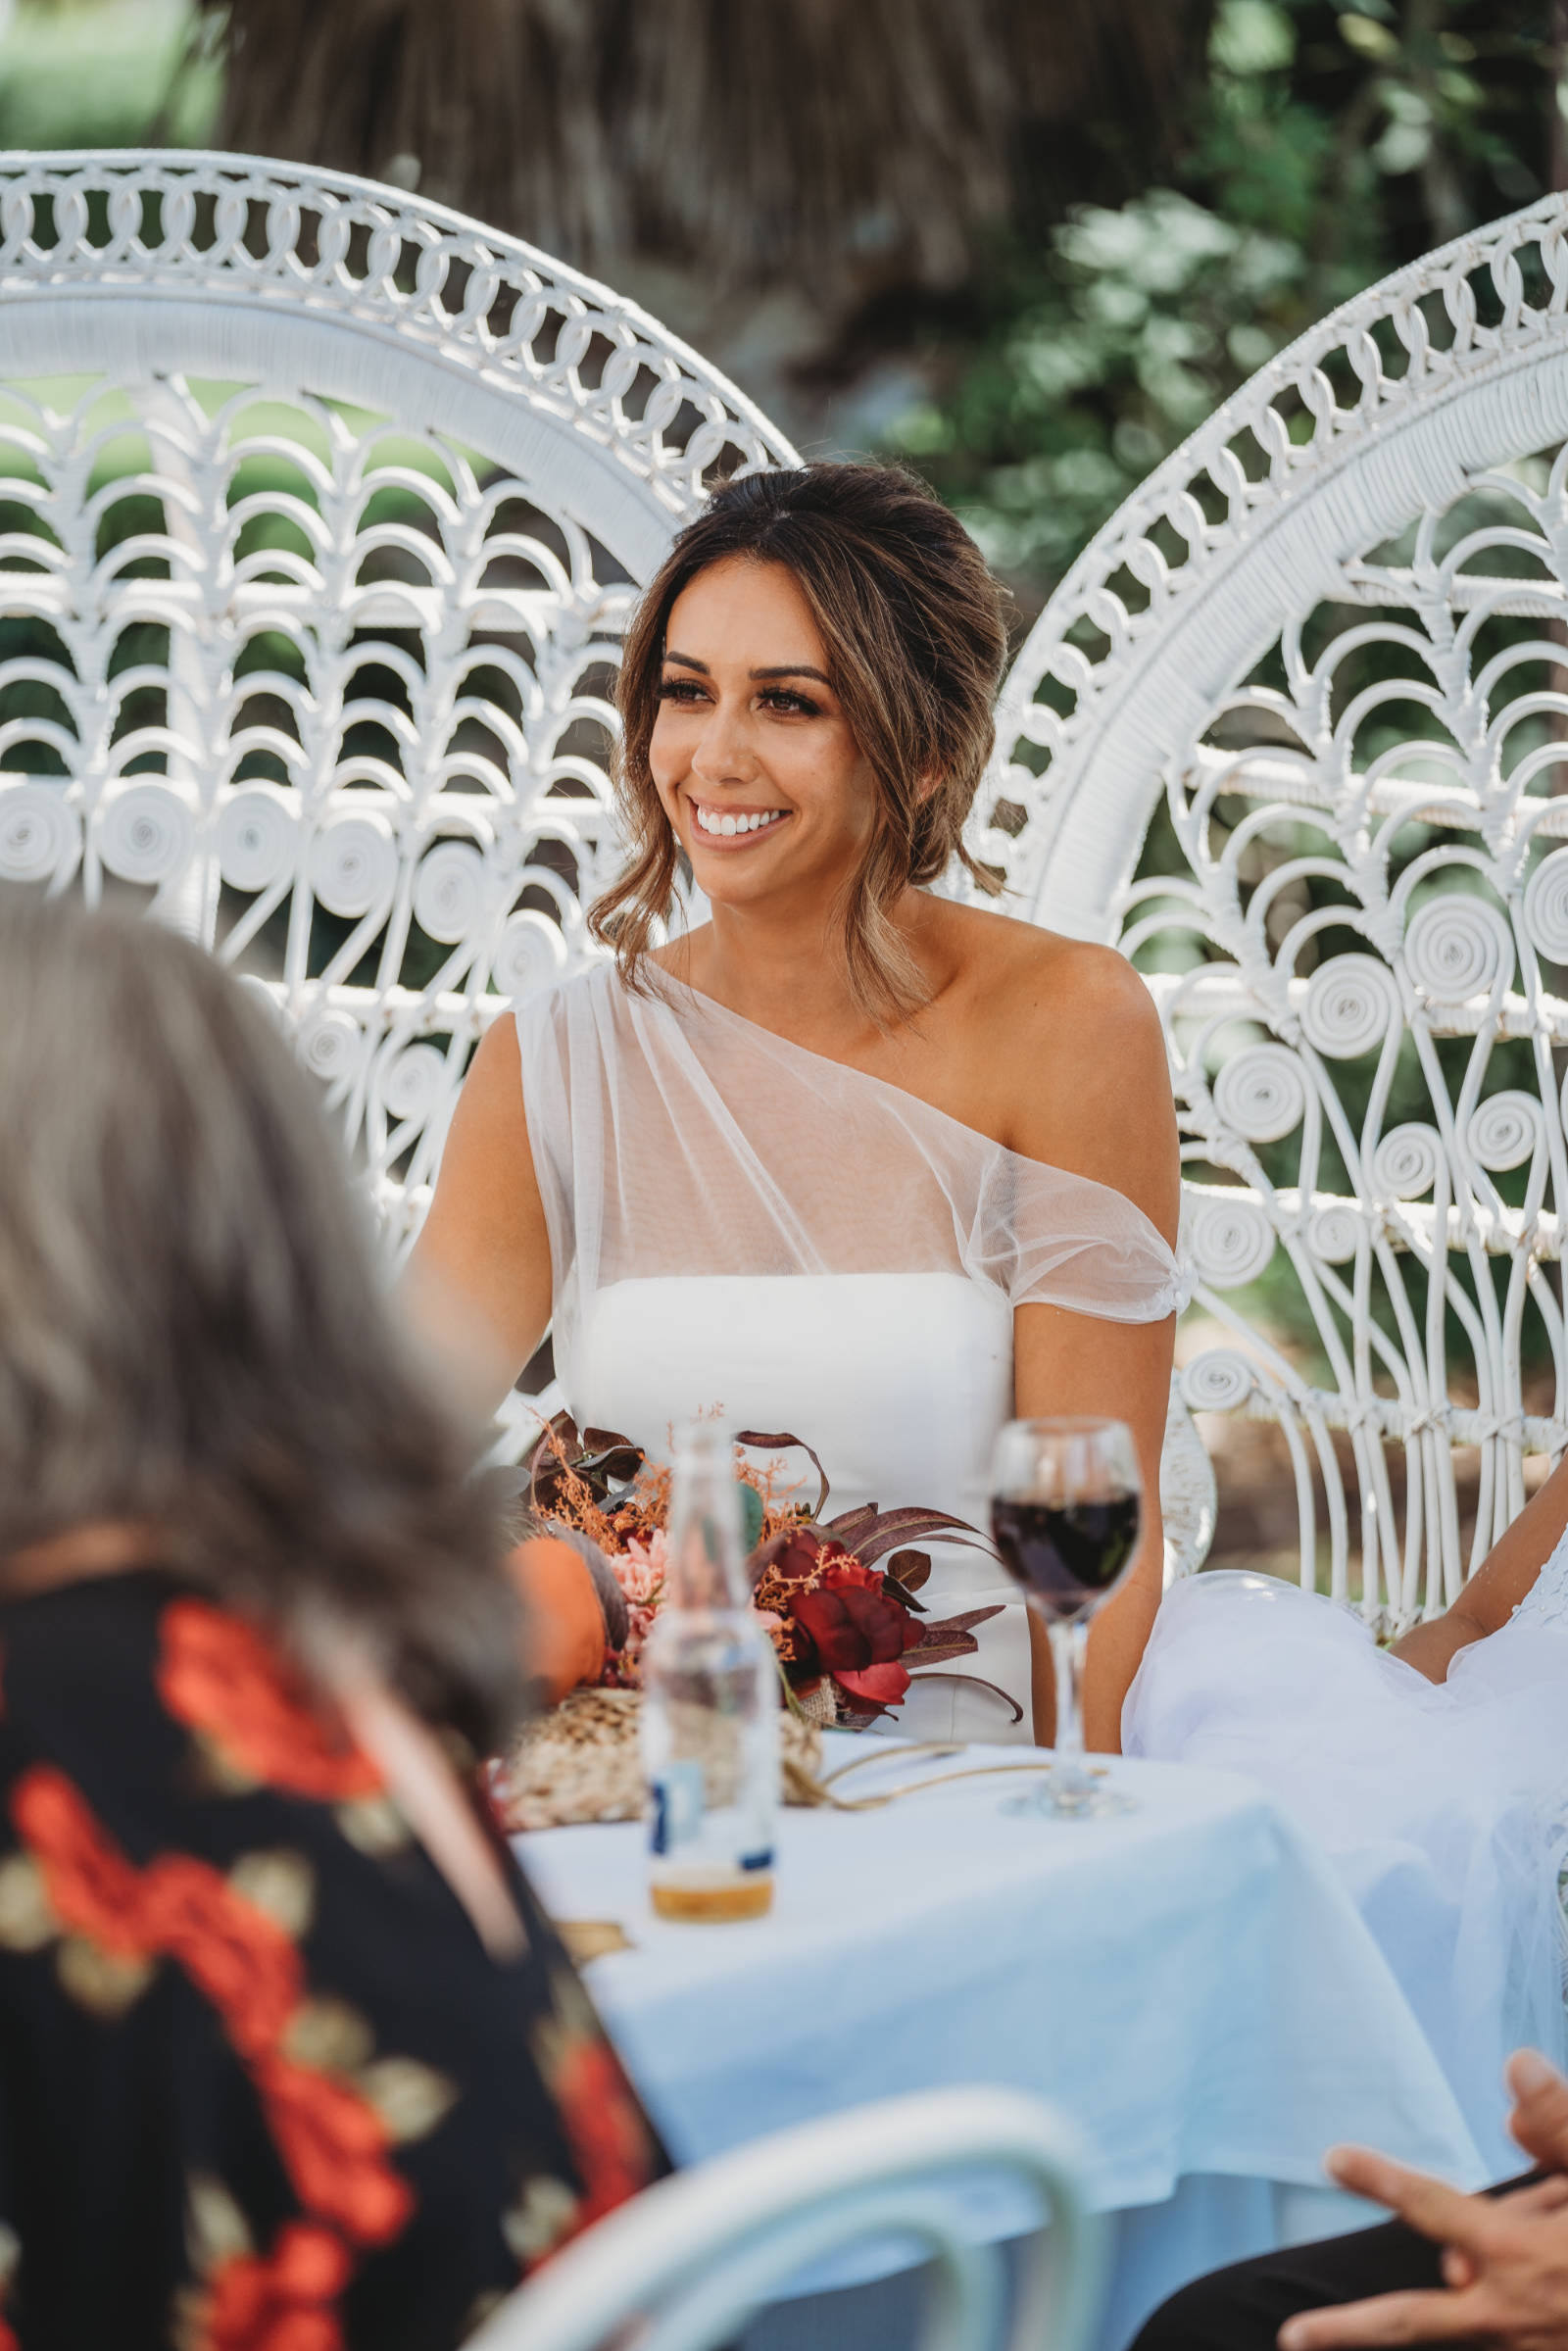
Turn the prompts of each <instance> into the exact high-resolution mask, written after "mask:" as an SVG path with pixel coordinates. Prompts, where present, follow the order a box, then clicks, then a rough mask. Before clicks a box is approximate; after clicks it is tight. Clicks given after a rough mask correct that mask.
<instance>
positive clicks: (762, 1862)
mask: <svg viewBox="0 0 1568 2351" xmlns="http://www.w3.org/2000/svg"><path fill="white" fill-rule="evenodd" d="M772 1866H773V1848H772V1846H771V1845H763V1846H762V1847H761V1848H760V1850H759V1851H758V1852H755V1853H743V1854H742V1855H741V1867H742V1869H743V1870H770V1869H771V1868H772Z"/></svg>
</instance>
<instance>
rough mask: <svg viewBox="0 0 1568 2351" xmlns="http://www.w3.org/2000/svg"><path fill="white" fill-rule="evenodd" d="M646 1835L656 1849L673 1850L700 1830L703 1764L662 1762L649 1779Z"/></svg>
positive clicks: (698, 1833) (688, 1840) (701, 1824)
mask: <svg viewBox="0 0 1568 2351" xmlns="http://www.w3.org/2000/svg"><path fill="white" fill-rule="evenodd" d="M650 1793H651V1795H652V1798H653V1805H652V1813H651V1817H650V1822H649V1839H650V1843H651V1844H652V1847H653V1850H654V1851H655V1852H656V1853H673V1852H675V1851H676V1850H677V1848H678V1847H679V1846H681V1845H684V1844H690V1843H691V1841H692V1839H693V1838H694V1837H698V1836H699V1835H700V1834H701V1832H702V1826H703V1795H704V1788H703V1767H702V1765H701V1763H699V1762H695V1761H692V1762H685V1763H666V1764H665V1766H664V1768H663V1770H662V1772H660V1773H659V1774H658V1776H657V1778H656V1779H655V1780H654V1782H653V1786H652V1788H651V1790H650Z"/></svg>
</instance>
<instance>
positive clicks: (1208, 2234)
mask: <svg viewBox="0 0 1568 2351" xmlns="http://www.w3.org/2000/svg"><path fill="white" fill-rule="evenodd" d="M823 1743H824V1761H823V1765H822V1775H821V1776H822V1778H823V1779H824V1781H825V1782H826V1783H827V1786H828V1790H829V1793H830V1795H833V1796H835V1797H836V1798H837V1800H838V1802H837V1804H834V1803H831V1802H830V1803H825V1804H821V1805H818V1806H814V1807H809V1808H797V1807H794V1806H791V1807H789V1808H787V1809H786V1810H784V1811H783V1812H782V1814H781V1815H780V1820H779V1833H778V1839H777V1852H776V1878H775V1894H774V1901H773V1906H772V1909H771V1911H770V1912H769V1913H768V1914H767V1915H766V1916H765V1917H763V1918H760V1919H756V1920H751V1921H740V1922H732V1923H724V1924H716V1925H715V1924H705V1925H692V1924H685V1923H677V1922H671V1921H666V1920H662V1919H660V1918H656V1917H655V1916H654V1914H653V1911H652V1909H651V1907H650V1903H649V1897H648V1870H647V1855H646V1843H645V1835H644V1832H643V1830H642V1828H641V1827H640V1826H639V1825H638V1824H637V1823H635V1822H616V1823H595V1824H592V1825H586V1826H577V1827H570V1828H556V1829H549V1830H541V1831H536V1832H534V1833H532V1834H529V1835H525V1836H522V1837H518V1838H517V1839H516V1840H515V1841H516V1848H517V1851H518V1853H519V1856H520V1858H521V1860H522V1863H523V1866H524V1868H525V1869H526V1870H527V1872H528V1873H529V1875H530V1877H531V1878H532V1880H533V1883H534V1885H535V1886H536V1887H537V1889H538V1891H539V1893H540V1895H541V1898H542V1899H543V1901H544V1903H545V1905H546V1908H547V1909H548V1910H549V1911H550V1912H551V1914H552V1915H553V1916H554V1917H555V1918H556V1919H558V1920H559V1921H561V1922H563V1923H564V1925H565V1926H566V1927H567V1928H568V1929H569V1930H570V1931H571V1933H572V1935H573V1936H574V1938H575V1939H576V1940H577V1941H578V1943H579V1946H580V1947H583V1948H587V1949H590V1950H592V1949H597V1950H598V1951H599V1956H597V1957H592V1958H589V1959H588V1960H587V1961H586V1963H585V1976H586V1982H587V1984H588V1986H589V1989H590V1991H591V1993H592V1995H593V1997H594V1999H595V2002H596V2004H597V2006H598V2008H599V2011H600V2014H601V2015H602V2017H603V2018H604V2020H605V2023H606V2026H607V2027H608V2029H609V2031H610V2033H611V2034H612V2036H613V2039H614V2042H615V2044H616V2046H617V2048H618V2050H619V2052H620V2054H621V2057H622V2060H623V2062H624V2063H625V2065H626V2068H627V2070H628V2072H629V2074H630V2076H631V2078H632V2080H633V2081H634V2082H635V2083H636V2085H637V2088H638V2090H639V2092H640V2094H641V2096H642V2098H643V2100H644V2102H645V2104H646V2106H647V2108H648V2111H649V2113H650V2115H651V2116H652V2118H653V2120H654V2122H655V2123H656V2125H657V2126H658V2128H659V2130H660V2131H661V2132H662V2136H663V2138H664V2141H665V2144H666V2146H667V2147H668V2149H669V2152H670V2154H671V2156H672V2157H673V2159H674V2160H675V2161H676V2162H677V2163H680V2164H692V2163H698V2162H702V2161H704V2160H706V2159H708V2158H711V2157H714V2156H721V2155H722V2154H724V2153H725V2151H726V2150H728V2149H731V2148H734V2147H738V2146H742V2145H744V2144H746V2143H748V2142H749V2141H751V2140H754V2139H757V2138H759V2137H760V2136H762V2135H763V2134H764V2133H766V2132H768V2131H775V2130H780V2129H783V2128H784V2127H785V2126H787V2125H790V2124H796V2123H802V2122H805V2121H808V2120H809V2119H812V2118H819V2117H825V2116H831V2115H834V2114H838V2113H843V2112H845V2111H847V2110H848V2109H850V2108H852V2107H856V2106H859V2105H862V2104H864V2103H865V2102H867V2101H869V2100H872V2099H877V2098H885V2097H888V2096H892V2095H894V2094H897V2093H899V2092H903V2091H907V2090H911V2089H915V2088H919V2087H936V2086H939V2085H947V2084H957V2083H979V2082H984V2083H1005V2084H1008V2085H1011V2086H1014V2087H1017V2088H1020V2089H1024V2090H1028V2091H1031V2092H1034V2093H1035V2094H1037V2095H1038V2096H1040V2097H1042V2098H1044V2099H1046V2100H1049V2101H1050V2102H1051V2103H1052V2104H1053V2105H1054V2106H1055V2107H1056V2108H1057V2109H1058V2110H1059V2111H1060V2112H1062V2113H1063V2114H1064V2115H1066V2116H1067V2117H1068V2118H1069V2120H1070V2121H1071V2123H1072V2124H1073V2125H1074V2126H1075V2128H1076V2130H1077V2131H1078V2133H1079V2135H1080V2136H1081V2139H1082V2141H1083V2143H1084V2146H1085V2148H1086V2150H1087V2157H1086V2160H1087V2163H1088V2167H1089V2179H1088V2185H1089V2190H1090V2194H1091V2199H1092V2201H1093V2202H1094V2204H1095V2205H1096V2206H1097V2207H1098V2208H1099V2209H1100V2210H1101V2211H1102V2212H1103V2213H1105V2214H1106V2215H1107V2216H1109V2222H1110V2227H1111V2229H1112V2260H1111V2265H1110V2274H1111V2285H1110V2290H1109V2296H1108V2300H1107V2304H1106V2307H1105V2310H1104V2313H1103V2321H1102V2327H1101V2332H1100V2338H1099V2351H1121V2347H1122V2346H1123V2345H1125V2344H1126V2343H1127V2342H1129V2341H1130V2340H1131V2338H1132V2336H1133V2335H1134V2334H1135V2333H1136V2331H1137V2329H1138V2327H1139V2326H1140V2325H1141V2324H1142V2322H1143V2320H1144V2319H1145V2318H1146V2317H1147V2316H1148V2314H1149V2313H1150V2312H1151V2311H1152V2309H1153V2308H1154V2307H1155V2306H1156V2305H1157V2304H1158V2303H1159V2302H1160V2301H1162V2300H1163V2299H1164V2297H1165V2296H1166V2294H1168V2293H1170V2292H1171V2291H1173V2290H1174V2289H1175V2288H1176V2287H1177V2286H1179V2285H1181V2284H1183V2283H1185V2282H1186V2281H1187V2279H1189V2278H1193V2277H1196V2276H1199V2275H1201V2273H1202V2272H1204V2271H1206V2270H1208V2269H1211V2268H1214V2267H1216V2266H1218V2265H1219V2264H1220V2263H1222V2262H1226V2261H1232V2260H1238V2259H1241V2258H1244V2257H1246V2256H1247V2255H1250V2254H1252V2253H1255V2252H1261V2251H1264V2250H1267V2249H1269V2248H1271V2247H1272V2246H1274V2245H1277V2244H1280V2243H1283V2242H1288V2241H1299V2240H1300V2239H1301V2238H1303V2237H1306V2236H1313V2235H1324V2234H1331V2233H1334V2232H1335V2231H1336V2230H1337V2229H1342V2228H1345V2227H1353V2226H1356V2225H1359V2223H1361V2222H1363V2221H1364V2220H1366V2219H1376V2218H1378V2217H1379V2216H1378V2215H1376V2214H1375V2213H1371V2212H1369V2211H1368V2209H1367V2208H1366V2207H1362V2206H1358V2205H1356V2204H1355V2203H1354V2202H1353V2200H1352V2199H1350V2198H1349V2197H1348V2196H1345V2195H1344V2194H1343V2193H1342V2192H1341V2191H1339V2190H1338V2189H1335V2188H1332V2187H1331V2186H1329V2185H1328V2183H1327V2182H1326V2180H1325V2178H1324V2175H1323V2171H1322V2157H1323V2153H1324V2150H1325V2149H1326V2148H1327V2147H1329V2146H1330V2145H1332V2144H1334V2143H1335V2142H1337V2141H1343V2140H1360V2141H1364V2142H1370V2143H1372V2144H1375V2145H1377V2146H1380V2147H1382V2148H1384V2149H1385V2150H1386V2151H1387V2152H1388V2153H1390V2154H1391V2155H1394V2156H1396V2157H1397V2158H1398V2159H1399V2160H1400V2161H1402V2162H1404V2163H1408V2164H1413V2165H1416V2166H1418V2167H1420V2168H1421V2169H1423V2170H1426V2171H1431V2172H1435V2173H1438V2174H1439V2175H1441V2176H1442V2177H1443V2178H1445V2179H1447V2180H1452V2181H1454V2182H1455V2183H1457V2184H1459V2185H1461V2186H1466V2187H1469V2186H1475V2185H1477V2184H1479V2183H1480V2182H1481V2181H1482V2180H1483V2179H1484V2177H1485V2171H1484V2166H1483V2164H1482V2161H1481V2157H1480V2155H1479V2153H1478V2151H1477V2148H1476V2146H1475V2143H1474V2141H1473V2139H1472V2137H1471V2135H1470V2132H1469V2131H1468V2129H1467V2127H1466V2125H1465V2122H1464V2120H1463V2117H1462V2116H1461V2114H1460V2111H1459V2108H1458V2105H1457V2103H1456V2102H1455V2099H1454V2097H1453V2094H1452V2092H1451V2091H1450V2089H1449V2087H1448V2084H1447V2082H1446V2080H1445V2078H1444V2075H1443V2073H1442V2071H1441V2069H1440V2067H1439V2065H1438V2062H1437V2060H1436V2058H1435V2057H1434V2055H1433V2053H1432V2050H1431V2048H1430V2046H1429V2044H1428V2042H1427V2040H1426V2038H1425V2037H1424V2035H1423V2033H1422V2032H1421V2029H1420V2027H1419V2026H1418V2024H1417V2023H1416V2020H1415V2018H1414V2016H1413V2015H1412V2013H1411V2011H1410V2008H1409V2006H1408V2005H1407V2003H1406V2001H1405V1999H1404V1997H1403V1994H1402V1993H1401V1991H1400V1989H1399V1986H1398V1984H1397V1982H1396V1980H1395V1978H1394V1976H1393V1974H1392V1973H1391V1971H1390V1969H1389V1966H1388V1964H1387V1962H1386V1961H1385V1959H1384V1958H1383V1955H1382V1953H1381V1952H1380V1951H1379V1949H1378V1947H1377V1945H1376V1943H1375V1942H1374V1941H1373V1939H1372V1936H1371V1935H1370V1934H1369V1933H1368V1931H1367V1929H1366V1927H1365V1926H1364V1925H1363V1923H1362V1921H1361V1919H1360V1917H1359V1915H1358V1913H1357V1911H1356V1909H1355V1907H1354V1904H1353V1903H1352V1901H1351V1900H1350V1898H1349V1896H1348V1893H1347V1892H1346V1890H1345V1887H1344V1886H1343V1885H1342V1883H1341V1881H1340V1880H1339V1878H1338V1877H1337V1876H1336V1874H1335V1872H1334V1870H1333V1868H1332V1866H1331V1864H1330V1863H1329V1861H1328V1860H1327V1858H1326V1857H1325V1856H1324V1855H1323V1854H1321V1853H1320V1852H1319V1851H1318V1850H1317V1848H1316V1847H1315V1846H1314V1845H1313V1844H1312V1842H1311V1841H1310V1839H1309V1838H1308V1837H1307V1836H1306V1835H1305V1834H1304V1833H1303V1832H1301V1831H1300V1830H1299V1829H1298V1828H1296V1827H1295V1826H1294V1825H1293V1823H1292V1822H1291V1821H1290V1819H1289V1818H1288V1817H1287V1816H1286V1815H1285V1814H1284V1813H1283V1812H1282V1811H1281V1810H1280V1808H1279V1807H1278V1806H1277V1805H1276V1804H1275V1803H1274V1801H1273V1800H1272V1799H1271V1798H1270V1796H1269V1795H1268V1794H1267V1793H1266V1792H1265V1791H1264V1790H1263V1789H1262V1788H1259V1787H1257V1786H1255V1785H1254V1784H1253V1783H1251V1782H1250V1781H1249V1780H1247V1779H1244V1778H1242V1777H1240V1776H1233V1775H1231V1774H1228V1773H1221V1772H1215V1771H1210V1770H1206V1769H1200V1768H1196V1767H1192V1766H1188V1765H1180V1764H1158V1763H1149V1762H1137V1761H1131V1760H1127V1759H1122V1758H1117V1759H1115V1760H1113V1761H1103V1762H1102V1763H1101V1764H1100V1765H1099V1766H1098V1769H1099V1771H1100V1774H1101V1779H1100V1785H1101V1786H1102V1787H1103V1788H1104V1789H1106V1790H1108V1791H1111V1792H1113V1793H1114V1795H1115V1796H1116V1797H1118V1798H1119V1799H1120V1800H1121V1803H1122V1805H1123V1807H1124V1808H1123V1809H1120V1810H1117V1811H1114V1812H1107V1813H1106V1814H1104V1815H1102V1816H1096V1817H1091V1818H1080V1819H1059V1818H1051V1817H1046V1816H1043V1815H1042V1814H1040V1813H1038V1812H1025V1813H1020V1812H1019V1811H1018V1810H1017V1809H1016V1808H1015V1807H1014V1806H1013V1804H1012V1802H1011V1799H1012V1798H1013V1797H1015V1796H1016V1795H1017V1794H1018V1793H1020V1792H1022V1791H1025V1790H1028V1789H1031V1788H1036V1787H1037V1786H1038V1785H1039V1780H1040V1775H1041V1773H1042V1771H1043V1770H1044V1769H1045V1768H1046V1767H1048V1766H1049V1764H1050V1761H1051V1758H1050V1757H1049V1755H1046V1754H1043V1753H1042V1752H1041V1751H1039V1750H1031V1749H1025V1748H1019V1747H1016V1746H1009V1747H990V1748H987V1747H967V1748H963V1749H961V1750H958V1751H956V1752H951V1751H947V1752H945V1751H936V1752H931V1751H926V1750H920V1749H916V1748H913V1747H906V1746H901V1744H900V1743H899V1742H898V1741H896V1740H894V1739H867V1738H865V1737H863V1736H862V1737H855V1736H853V1735H849V1734H843V1733H839V1734H831V1733H830V1734H829V1735H828V1736H827V1737H826V1739H824V1742H823ZM852 1804H853V1806H854V1807H855V1808H853V1809H851V1808H849V1807H850V1806H851V1805H852ZM840 1805H842V1806H843V1807H845V1808H843V1809H840V1808H838V1806H840ZM1033 2218H1034V2216H1033V2215H1031V2214H1030V2213H1028V2212H1026V2211H1023V2210H1019V2209H1012V2208H1009V2207H1008V2205H1007V2203H1006V2200H1005V2198H1004V2197H1002V2196H1000V2195H998V2196H995V2197H993V2198H991V2199H989V2200H987V2199H985V2198H981V2199H980V2201H979V2202H977V2203H976V2204H975V2206H974V2208H973V2210H972V2212H971V2214H970V2222H971V2226H972V2227H973V2229H974V2230H975V2232H976V2233H977V2234H979V2235H984V2236H988V2237H990V2238H993V2239H1005V2238H1007V2237H1009V2236H1015V2235H1017V2234H1019V2233H1021V2232H1022V2231H1023V2230H1024V2229H1027V2228H1028V2227H1029V2226H1030V2225H1031V2223H1032V2220H1033ZM897 2266H898V2255H897V2252H896V2251H895V2250H894V2249H892V2248H887V2247H883V2248H875V2247H873V2248H867V2249H866V2250H865V2252H864V2254H863V2256H862V2258H861V2260H860V2261H859V2262H858V2264H857V2263H854V2262H850V2261H841V2262H840V2263H839V2264H838V2265H837V2266H836V2267H835V2268H834V2270H833V2271H832V2272H831V2273H813V2274H811V2275H809V2276H804V2277H802V2278H800V2279H798V2280H796V2281H795V2287H796V2291H795V2292H794V2294H793V2295H792V2296H791V2297H790V2298H789V2299H788V2300H786V2301H785V2302H784V2303H782V2304H781V2305H779V2306H778V2307H776V2308H775V2309H774V2310H773V2311H772V2312H771V2313H769V2314H768V2317H767V2321H766V2324H765V2326H764V2327H762V2328H761V2331H760V2333H759V2334H758V2335H757V2337H756V2340H757V2343H758V2345H759V2351H761V2347H762V2346H763V2345H764V2344H765V2351H793V2346H795V2345H797V2344H798V2345H800V2346H801V2347H802V2351H805V2346H808V2345H809V2351H833V2347H834V2346H835V2345H837V2344H838V2343H840V2342H843V2343H846V2344H847V2343H850V2342H862V2343H863V2342H869V2341H872V2340H877V2341H882V2340H886V2341H888V2342H889V2343H891V2342H892V2341H894V2340H895V2339H896V2336H895V2334H894V2332H893V2330H892V2326H891V2320H889V2321H888V2322H887V2324H886V2325H885V2326H884V2324H883V2322H882V2321H878V2320H876V2319H875V2318H874V2316H873V2317H872V2318H870V2319H868V2318H867V2315H866V2314H867V2308H868V2305H867V2302H866V2296H867V2294H868V2293H870V2294H873V2295H874V2294H875V2293H877V2292H878V2291H881V2292H883V2294H884V2295H885V2294H886V2293H887V2292H888V2291H890V2290H891V2284H886V2285H883V2286H882V2287H880V2288H879V2287H878V2285H877V2282H876V2281H877V2279H878V2278H880V2277H881V2276H882V2274H883V2273H893V2272H894V2271H895V2270H896V2269H897ZM852 2289H853V2290H852ZM870 2307H871V2308H872V2309H873V2311H874V2308H875V2305H874V2304H873V2305H871V2306H870ZM891 2307H892V2306H891V2304H888V2305H887V2308H888V2309H891ZM749 2339H751V2338H749Z"/></svg>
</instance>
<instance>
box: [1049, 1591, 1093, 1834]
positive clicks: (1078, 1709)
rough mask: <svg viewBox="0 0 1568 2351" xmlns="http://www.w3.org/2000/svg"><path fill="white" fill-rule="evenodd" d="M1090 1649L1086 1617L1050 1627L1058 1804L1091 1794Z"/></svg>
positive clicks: (1053, 1780) (1054, 1774) (1054, 1787)
mask: <svg viewBox="0 0 1568 2351" xmlns="http://www.w3.org/2000/svg"><path fill="white" fill-rule="evenodd" d="M1088 1646H1089V1625H1088V1620H1087V1619H1086V1618H1083V1617H1080V1618H1079V1619H1078V1620H1077V1622H1076V1623H1073V1624H1065V1625H1061V1624H1054V1625H1053V1626H1052V1627H1051V1658H1052V1663H1053V1664H1054V1667H1055V1669H1056V1741H1055V1750H1054V1751H1055V1757H1056V1762H1055V1768H1054V1771H1053V1772H1052V1775H1051V1788H1052V1793H1053V1795H1054V1797H1055V1798H1056V1800H1057V1801H1058V1802H1060V1800H1061V1799H1062V1798H1063V1797H1064V1796H1068V1797H1070V1796H1072V1795H1074V1794H1076V1793H1080V1792H1081V1793H1082V1794H1084V1795H1087V1794H1088V1792H1089V1774H1088V1772H1087V1771H1086V1770H1085V1768H1084V1711H1083V1689H1084V1656H1085V1653H1086V1651H1087V1649H1088Z"/></svg>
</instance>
